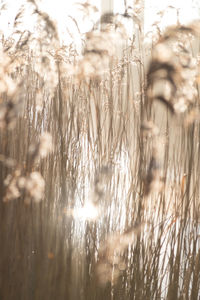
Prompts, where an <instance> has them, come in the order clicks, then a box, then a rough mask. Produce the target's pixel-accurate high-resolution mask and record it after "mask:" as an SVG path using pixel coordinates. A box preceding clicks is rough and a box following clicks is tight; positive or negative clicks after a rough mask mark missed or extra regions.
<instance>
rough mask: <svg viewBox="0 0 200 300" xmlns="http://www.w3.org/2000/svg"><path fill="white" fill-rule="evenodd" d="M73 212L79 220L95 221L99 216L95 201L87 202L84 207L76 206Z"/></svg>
mask: <svg viewBox="0 0 200 300" xmlns="http://www.w3.org/2000/svg"><path fill="white" fill-rule="evenodd" d="M72 214H73V217H74V218H75V219H77V220H82V221H87V220H88V221H94V220H96V218H97V217H98V214H99V212H98V209H97V207H96V206H95V205H94V204H93V203H91V202H87V203H86V204H85V205H84V206H83V207H79V208H75V209H74V210H73V213H72Z"/></svg>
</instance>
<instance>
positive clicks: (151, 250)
mask: <svg viewBox="0 0 200 300" xmlns="http://www.w3.org/2000/svg"><path fill="white" fill-rule="evenodd" d="M30 2H31V3H32V5H33V11H34V13H35V14H36V15H37V16H38V18H39V21H40V22H41V24H42V28H40V36H39V37H38V36H34V35H32V34H31V33H26V32H22V33H21V35H20V38H19V39H18V40H17V41H16V40H12V39H9V40H5V39H3V37H2V40H1V42H2V53H1V57H2V60H1V69H0V71H1V73H2V74H1V81H0V82H1V107H0V127H1V131H0V145H1V146H0V161H1V168H0V182H1V188H0V194H1V202H0V214H1V218H0V220H1V221H0V222H1V225H0V228H1V229H0V234H1V235H0V237H1V241H3V244H2V247H1V252H0V270H1V272H0V274H1V275H0V298H1V299H15V298H16V297H17V298H20V299H38V300H39V299H48V300H49V299H91V300H93V299H103V298H104V299H137V300H138V299H171V300H172V299H198V297H199V284H200V283H199V278H200V276H199V275H200V263H199V262H200V259H199V256H200V247H199V209H200V207H199V185H198V181H199V142H198V137H199V133H200V131H199V70H198V68H199V60H198V56H196V55H194V54H193V53H192V49H193V48H191V45H192V43H193V41H194V39H195V41H197V40H198V37H199V32H200V26H199V23H198V22H194V23H192V24H191V25H188V26H187V27H186V26H181V25H178V26H175V27H172V28H169V29H168V30H167V31H166V32H165V33H163V34H162V35H161V36H160V37H159V38H158V40H157V42H156V43H155V45H154V46H153V52H152V59H151V62H150V63H149V66H148V69H147V67H146V66H145V64H144V57H143V53H144V50H143V49H142V47H143V44H142V31H141V26H139V29H138V32H137V34H136V37H134V38H133V39H132V40H131V41H129V43H128V46H127V47H126V49H125V50H124V51H123V56H120V57H119V56H117V55H116V54H115V53H116V52H115V51H116V49H115V48H116V45H117V46H118V44H117V41H118V40H119V39H121V38H122V36H124V30H125V29H124V26H122V24H123V21H124V19H127V18H128V19H131V18H132V17H134V21H137V23H139V20H138V19H136V16H135V15H134V16H132V15H131V13H130V14H128V13H126V14H125V15H117V16H114V15H107V16H106V17H105V18H104V19H102V20H101V23H102V26H101V30H95V29H94V30H93V31H91V32H89V33H88V34H87V35H86V37H85V42H84V43H85V48H84V49H85V50H84V52H83V55H82V57H81V58H79V57H78V54H77V52H76V49H75V48H74V47H73V45H70V46H68V47H62V48H60V47H59V44H58V37H57V33H56V28H55V26H54V24H53V22H52V21H51V19H50V18H49V17H48V16H47V15H46V14H44V13H43V12H41V11H40V10H39V7H38V6H37V5H36V3H35V1H30ZM19 16H20V15H19ZM19 16H18V17H17V18H16V23H17V20H18V18H19ZM113 24H114V26H113ZM15 26H16V28H17V24H16V25H15ZM113 27H114V30H113ZM116 30H117V33H116ZM198 42H199V41H198ZM198 47H199V45H198ZM197 50H199V48H198V49H197ZM38 51H39V52H38ZM87 205H90V206H87ZM84 207H86V208H87V213H88V210H91V212H92V209H94V214H95V210H96V212H98V215H97V216H96V218H95V219H94V220H92V221H89V220H87V219H86V220H83V219H81V217H83V216H82V215H81V214H76V212H81V208H82V209H83V208H84ZM79 208H80V210H78V209H79ZM93 216H94V217H95V215H93ZM93 216H91V217H93Z"/></svg>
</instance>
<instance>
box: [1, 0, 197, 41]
mask: <svg viewBox="0 0 200 300" xmlns="http://www.w3.org/2000/svg"><path fill="white" fill-rule="evenodd" d="M2 2H3V1H2V0H0V3H2ZM25 2H26V1H25V0H4V3H6V5H7V10H6V12H2V13H1V15H0V30H1V31H2V32H4V34H5V35H9V34H10V33H11V32H12V24H13V20H14V18H15V15H16V12H17V10H18V9H19V7H20V6H21V5H22V4H23V3H25ZM77 2H79V3H81V2H82V3H83V2H85V1H83V0H40V1H39V3H40V7H41V9H43V10H46V11H47V12H48V13H49V14H50V15H51V17H53V18H54V19H55V20H57V22H58V24H59V31H60V33H61V34H63V38H64V36H66V31H65V28H66V27H67V26H68V28H69V29H70V30H71V31H75V32H76V28H74V29H73V27H75V24H74V23H73V22H72V21H71V20H70V18H69V17H68V15H71V16H73V17H74V18H76V19H77V20H78V22H79V25H80V28H81V30H82V31H83V32H86V31H88V30H90V28H91V26H92V25H91V24H92V23H91V22H90V20H89V19H85V20H83V19H82V14H81V12H80V11H79V10H78V6H77V5H75V3H77ZM89 2H90V3H92V4H94V5H96V6H97V8H98V9H100V7H101V4H100V0H90V1H89ZM127 2H128V4H131V3H132V2H133V1H130V0H128V1H127ZM170 5H171V6H173V7H175V8H178V9H179V18H180V21H181V22H182V23H188V22H190V21H191V20H192V19H198V18H200V1H198V0H145V14H144V20H145V24H144V28H145V32H148V31H150V30H151V29H152V26H151V25H152V24H153V23H155V22H160V23H159V24H160V25H161V27H164V26H167V25H170V24H174V23H176V21H177V11H176V9H174V8H172V7H171V8H167V7H168V6H170ZM26 10H27V11H28V8H27V4H26ZM164 10H165V11H166V12H165V13H164V15H162V14H161V15H160V14H158V13H159V12H160V11H161V12H162V11H164ZM114 11H115V12H123V11H124V0H114ZM92 17H94V19H96V20H97V19H98V14H96V16H92ZM25 24H26V29H29V30H32V28H33V22H32V21H31V18H30V16H29V17H28V18H27V19H26V20H25Z"/></svg>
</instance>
